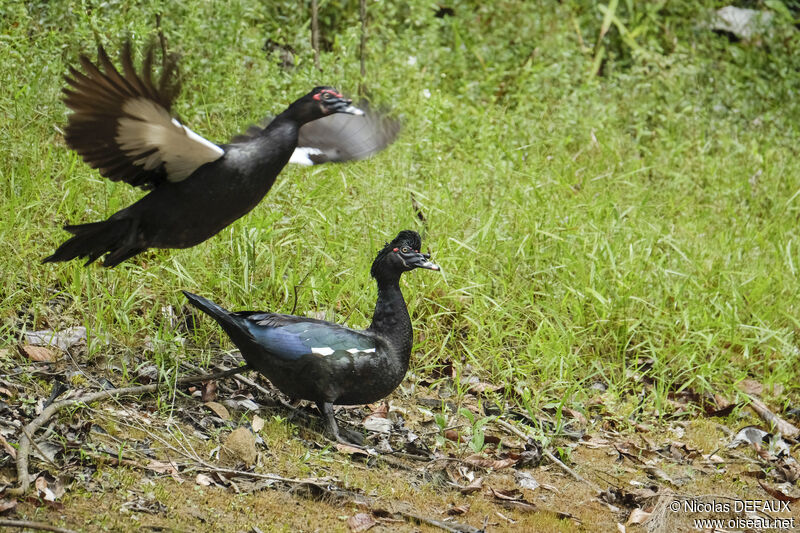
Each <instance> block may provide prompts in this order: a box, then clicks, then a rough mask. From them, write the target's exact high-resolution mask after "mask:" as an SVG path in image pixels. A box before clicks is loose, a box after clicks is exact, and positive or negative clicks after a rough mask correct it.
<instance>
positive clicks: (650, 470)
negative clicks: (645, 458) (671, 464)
mask: <svg viewBox="0 0 800 533" xmlns="http://www.w3.org/2000/svg"><path fill="white" fill-rule="evenodd" d="M644 471H645V472H647V475H649V476H652V477H653V478H655V479H657V480H659V481H663V482H664V483H669V484H670V485H675V481H674V480H673V479H672V478H671V477H669V476H668V475H667V473H666V472H664V471H663V470H661V469H660V468H656V467H655V466H647V467H645V469H644Z"/></svg>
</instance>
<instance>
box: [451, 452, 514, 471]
mask: <svg viewBox="0 0 800 533" xmlns="http://www.w3.org/2000/svg"><path fill="white" fill-rule="evenodd" d="M517 461H518V459H512V458H508V459H487V458H486V457H483V456H481V455H478V454H473V455H470V456H469V457H466V458H465V459H464V462H466V463H469V464H471V465H473V466H479V467H481V468H486V469H489V468H491V469H493V470H500V469H501V468H508V467H509V466H514V465H515V464H517Z"/></svg>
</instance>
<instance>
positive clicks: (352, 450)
mask: <svg viewBox="0 0 800 533" xmlns="http://www.w3.org/2000/svg"><path fill="white" fill-rule="evenodd" d="M336 449H337V450H339V451H340V452H342V453H346V454H347V455H363V456H365V457H369V456H370V455H372V452H370V451H369V450H367V449H366V448H357V447H355V446H350V445H349V444H342V443H341V442H337V443H336Z"/></svg>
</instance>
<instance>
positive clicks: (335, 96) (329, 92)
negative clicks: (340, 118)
mask: <svg viewBox="0 0 800 533" xmlns="http://www.w3.org/2000/svg"><path fill="white" fill-rule="evenodd" d="M311 98H312V99H314V100H315V101H317V102H319V107H320V110H321V111H322V113H323V114H324V115H331V114H333V113H347V114H348V115H363V114H364V112H363V111H362V110H360V109H359V108H357V107H355V106H354V105H352V103H353V101H352V100H350V99H349V98H345V97H344V95H343V94H342V93H340V92H339V91H337V90H336V89H334V88H333V87H317V88H315V89H314V91H313V93H312V96H311Z"/></svg>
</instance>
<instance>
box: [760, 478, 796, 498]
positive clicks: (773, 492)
mask: <svg viewBox="0 0 800 533" xmlns="http://www.w3.org/2000/svg"><path fill="white" fill-rule="evenodd" d="M758 484H759V485H761V488H762V489H764V492H766V493H767V494H769V495H770V496H772V497H773V498H775V499H776V500H780V501H782V502H790V503H794V502H796V501H797V500H800V498H795V497H793V496H789V495H788V494H784V493H783V492H781V491H779V490H778V489H773V488H772V487H770V486H769V485H766V484H765V483H762V482H761V480H759V481H758Z"/></svg>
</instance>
